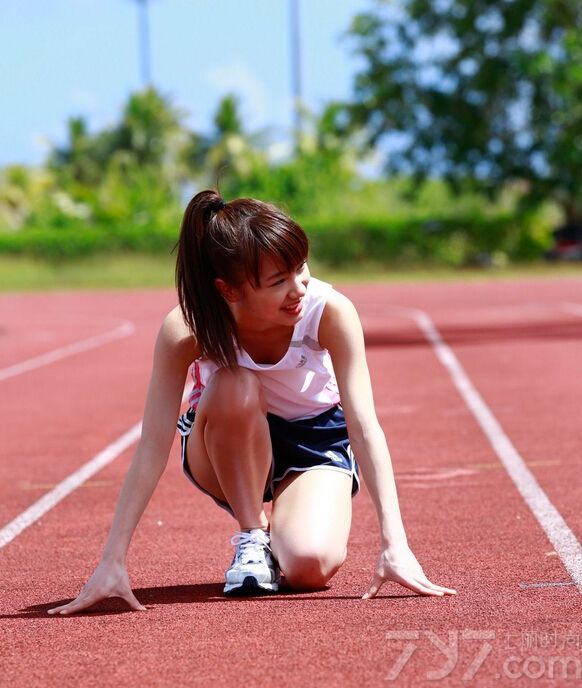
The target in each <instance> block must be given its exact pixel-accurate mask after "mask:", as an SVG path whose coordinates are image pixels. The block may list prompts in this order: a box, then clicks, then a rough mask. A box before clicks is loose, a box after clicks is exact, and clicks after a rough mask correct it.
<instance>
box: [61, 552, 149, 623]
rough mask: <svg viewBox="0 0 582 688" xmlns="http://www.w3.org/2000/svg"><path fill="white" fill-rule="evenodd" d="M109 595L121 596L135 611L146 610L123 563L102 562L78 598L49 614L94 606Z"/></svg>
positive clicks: (68, 612) (63, 613)
mask: <svg viewBox="0 0 582 688" xmlns="http://www.w3.org/2000/svg"><path fill="white" fill-rule="evenodd" d="M109 597H120V598H121V599H123V600H125V601H126V602H127V604H128V605H129V606H130V607H131V609H133V610H134V611H140V612H145V611H147V609H146V607H144V606H143V604H140V602H138V600H137V598H136V597H135V595H134V594H133V592H132V590H131V585H130V584H129V576H128V575H127V570H126V568H125V566H123V564H108V563H104V562H100V563H99V565H98V566H97V568H96V569H95V571H94V572H93V575H92V576H91V578H89V580H88V581H87V582H86V583H85V585H84V587H83V589H82V590H81V592H80V593H79V595H78V596H77V598H76V599H74V600H73V601H72V602H69V603H68V604H63V605H61V606H60V607H53V609H49V610H48V613H49V614H61V615H63V616H66V615H68V614H74V613H75V612H80V611H83V610H84V609H88V608H89V607H92V606H93V605H94V604H97V602H100V601H101V600H105V599H108V598H109Z"/></svg>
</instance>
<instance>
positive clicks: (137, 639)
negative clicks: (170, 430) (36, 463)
mask: <svg viewBox="0 0 582 688" xmlns="http://www.w3.org/2000/svg"><path fill="white" fill-rule="evenodd" d="M353 291H354V294H353V295H354V297H355V298H356V301H359V305H360V306H361V307H362V310H363V311H364V312H370V311H373V308H370V302H368V300H367V297H366V295H365V292H362V291H361V290H353ZM397 291H400V288H399V289H398V290H397ZM413 291H415V290H413ZM356 292H357V293H356ZM383 295H385V297H386V298H385V299H384V305H386V303H388V302H391V301H394V300H396V299H399V301H400V302H402V301H405V299H404V298H403V296H402V294H401V295H400V296H398V295H397V294H396V293H392V292H391V290H390V289H388V290H385V291H383ZM437 296H438V295H437ZM448 296H450V294H449V295H448ZM467 297H470V294H465V298H467ZM409 298H410V295H409ZM417 298H418V291H416V292H415V293H414V294H412V297H411V300H416V299H417ZM425 298H426V297H425ZM379 300H380V299H379V298H378V294H377V292H375V298H374V301H373V302H372V303H373V304H377V303H378V301H379ZM417 303H418V302H417ZM415 305H416V304H415ZM435 310H436V311H438V307H437V308H435ZM389 325H390V329H391V330H392V331H393V332H394V333H395V334H396V335H397V336H395V338H394V340H393V341H389V342H386V343H384V344H375V345H373V346H371V348H370V349H369V356H370V366H371V369H372V372H373V375H374V377H375V392H376V398H377V402H378V407H379V411H380V415H381V421H382V423H383V425H384V427H385V429H386V431H387V434H388V437H389V441H390V446H391V450H392V454H393V459H394V464H395V467H396V471H397V474H398V476H399V480H398V485H399V493H400V498H401V504H402V510H403V514H404V518H405V523H406V525H407V530H408V533H409V538H410V540H411V543H412V544H413V548H414V550H415V551H416V553H417V554H418V556H419V558H420V560H421V561H422V563H423V564H424V566H425V569H426V570H427V573H428V574H429V577H433V578H434V579H435V580H437V582H442V583H444V584H453V585H455V586H456V587H458V589H459V596H458V597H457V598H456V599H446V600H431V599H421V598H417V597H413V596H411V595H408V594H407V593H406V591H404V590H403V589H402V588H399V587H397V586H386V587H385V588H384V590H383V592H382V597H381V599H378V600H373V601H370V602H365V603H364V602H362V601H360V599H359V595H361V594H362V593H363V591H364V590H365V587H366V585H367V583H368V582H369V577H370V576H371V572H372V568H371V567H372V565H373V561H374V558H375V554H376V543H377V525H376V521H375V516H374V514H373V510H372V509H371V504H370V502H369V498H367V496H365V495H362V496H361V497H359V498H358V499H357V500H355V502H354V511H355V513H354V527H353V530H352V536H351V540H350V555H349V559H348V561H347V562H346V565H345V566H344V568H343V569H342V570H341V571H340V573H339V574H338V576H337V577H336V578H335V579H334V580H333V581H332V586H331V587H330V588H329V589H328V590H326V591H322V592H318V593H308V594H303V595H282V596H280V597H278V598H273V599H267V600H254V601H232V600H228V601H227V600H224V598H222V597H221V592H220V591H221V585H220V578H221V574H222V570H223V569H224V566H225V562H226V563H228V560H229V559H230V547H229V546H228V537H229V535H230V532H231V528H232V521H231V520H230V519H229V517H228V516H227V515H226V514H223V513H222V512H221V511H220V510H218V509H216V508H215V507H214V506H213V505H212V504H211V503H210V500H208V498H205V497H204V496H202V495H200V494H199V493H197V492H193V491H192V490H191V488H190V486H188V485H187V484H186V481H184V479H183V478H182V477H181V476H180V474H179V470H178V469H177V466H176V460H177V455H176V447H175V448H174V452H173V458H172V466H171V469H170V470H169V471H167V473H166V474H165V476H164V478H163V479H162V483H161V484H160V488H159V490H158V492H157V493H156V495H155V496H154V500H152V504H151V505H150V507H148V511H147V512H146V514H145V516H144V519H143V522H142V524H141V525H140V528H139V529H138V532H137V533H136V538H135V541H134V545H133V547H132V551H131V555H130V562H131V571H132V578H133V582H134V585H135V586H136V587H137V588H138V597H139V598H140V599H142V601H144V602H145V603H146V604H149V605H151V606H152V609H151V610H150V611H149V612H148V613H147V614H143V615H138V614H121V615H113V616H111V615H101V616H99V615H97V616H94V615H90V616H85V617H79V618H75V619H60V620H58V619H49V618H47V617H45V616H44V614H43V612H44V610H45V609H46V608H48V607H49V606H51V604H52V603H54V602H55V601H56V600H57V598H59V597H61V598H64V597H68V596H70V595H71V594H72V592H73V591H74V589H75V587H76V586H79V585H81V583H82V582H83V580H84V578H85V576H86V574H87V572H88V571H90V568H91V566H92V565H93V564H94V562H95V560H96V557H97V556H98V550H99V548H100V546H99V545H98V544H97V543H98V542H99V541H100V540H101V541H102V539H103V537H104V536H105V533H106V530H107V526H108V523H109V521H110V518H111V510H112V508H113V504H114V502H115V498H116V492H117V489H118V486H119V482H120V481H121V479H122V476H123V474H124V472H125V470H126V466H127V462H128V460H129V455H124V456H123V457H121V458H120V460H119V461H117V462H115V464H113V465H111V466H109V467H108V468H107V469H105V470H104V471H103V472H102V474H100V476H99V477H100V478H102V479H103V480H104V481H110V483H111V484H110V485H109V486H108V487H105V486H104V487H101V488H94V489H85V490H83V491H79V492H78V493H76V495H72V496H71V497H69V498H68V499H67V500H65V502H63V503H62V504H60V505H59V506H58V507H57V508H56V509H55V510H54V511H53V512H51V514H47V517H46V518H44V519H43V522H42V525H40V526H39V527H38V528H31V529H29V531H27V532H25V533H23V534H22V535H21V536H20V537H19V538H18V539H17V540H15V541H14V542H13V543H11V544H10V545H9V546H8V547H7V548H5V551H4V552H5V553H8V552H9V553H10V556H8V557H6V556H3V554H2V553H0V558H2V566H3V567H4V565H6V567H5V568H4V570H5V571H6V574H7V575H6V578H5V579H4V581H5V582H4V583H3V586H4V591H3V592H4V595H3V596H2V598H3V600H4V603H3V606H4V609H3V615H4V618H2V619H1V627H2V629H4V630H2V631H1V632H2V633H3V634H4V636H3V638H2V640H5V641H6V644H3V645H2V647H3V648H4V652H5V653H6V649H7V648H8V649H10V650H11V652H10V654H8V656H5V657H4V658H3V662H4V668H5V674H4V675H5V676H6V678H7V679H10V680H12V682H13V683H15V684H16V685H23V684H24V682H26V683H27V685H31V684H32V685H45V686H46V685H52V684H53V683H55V684H56V683H57V682H58V683H59V684H60V685H63V683H65V684H66V683H67V681H69V682H74V681H76V685H78V684H79V676H82V677H83V678H82V683H81V685H116V684H118V683H119V682H120V681H123V682H125V683H127V684H128V685H133V684H134V683H135V684H137V683H140V684H145V685H192V684H196V683H199V684H201V685H207V684H208V682H209V681H210V680H213V681H214V682H216V683H217V684H218V685H226V684H229V683H232V682H233V681H235V682H236V681H238V682H240V681H244V682H245V683H247V684H248V685H264V680H265V676H268V677H269V681H277V682H278V683H279V684H280V685H289V686H291V685H304V684H305V683H306V682H308V683H311V684H317V685H337V684H338V682H340V683H341V684H342V685H361V684H362V683H366V684H367V685H386V681H385V680H384V679H385V676H386V674H388V671H389V669H390V668H391V666H392V665H393V663H394V660H395V658H396V657H397V655H398V647H399V646H398V643H396V644H395V643H394V642H389V641H388V640H387V638H386V633H387V632H389V631H394V630H406V629H423V628H430V629H432V630H433V631H434V632H435V633H438V634H440V637H441V638H445V637H446V634H447V633H448V632H449V631H454V630H458V631H459V632H460V630H461V629H466V628H479V629H486V630H487V629H488V630H493V631H494V632H495V633H496V634H497V635H496V643H497V644H496V647H495V651H494V655H495V657H497V658H498V659H500V660H501V659H502V658H503V657H504V656H506V655H507V650H505V655H503V652H504V650H503V648H502V647H501V646H502V645H503V643H504V642H505V640H506V635H505V634H506V633H508V632H511V633H517V634H519V633H521V632H522V630H523V629H527V628H535V629H538V630H541V629H543V628H549V627H553V628H555V627H559V628H562V629H570V630H576V629H578V630H580V627H579V625H576V624H573V623H572V622H571V621H570V619H571V615H572V612H573V608H572V606H571V602H572V599H573V597H572V592H571V590H568V589H567V588H566V589H555V590H549V591H548V590H542V591H531V590H527V591H521V592H518V587H517V586H518V584H519V580H520V578H521V576H522V575H523V573H524V572H526V573H528V572H531V575H532V576H539V575H541V574H543V575H547V576H560V575H563V569H562V567H561V565H560V564H559V562H556V561H555V559H552V558H551V557H544V543H543V541H542V539H540V537H539V528H538V529H537V530H536V528H537V524H535V521H534V520H533V518H532V517H531V515H530V514H529V513H528V511H527V509H526V508H525V505H523V503H522V502H521V501H520V498H519V497H518V496H517V495H516V494H515V490H514V489H513V486H512V484H511V483H510V481H509V480H508V479H507V477H506V476H504V475H503V473H502V472H501V471H499V470H495V469H491V470H489V469H481V468H479V466H482V465H486V464H491V463H492V462H494V461H495V458H494V457H493V456H492V453H491V450H490V447H489V446H488V445H487V443H486V442H485V441H484V440H483V438H482V437H479V435H478V433H479V430H478V428H477V427H476V424H475V423H474V420H473V419H472V417H471V416H470V414H469V413H468V411H467V410H466V407H464V404H463V403H462V401H461V400H460V399H459V397H458V395H457V394H456V391H455V390H454V389H453V388H452V385H451V384H450V381H449V380H447V377H446V375H445V374H444V372H443V370H442V368H441V366H440V365H439V364H438V362H437V361H436V359H435V358H434V356H433V354H432V352H431V351H430V348H429V347H428V346H427V345H426V343H425V344H422V343H421V342H419V339H422V337H420V338H419V333H418V331H414V330H411V329H410V326H409V325H406V324H405V323H403V322H401V321H398V320H397V319H395V320H391V321H390V323H389ZM146 374H147V373H146ZM452 470H456V471H461V472H460V473H457V474H456V475H453V476H449V478H448V479H438V478H435V476H442V475H444V474H445V473H446V472H447V471H449V472H450V471H452ZM463 470H465V471H467V470H468V471H471V470H473V471H475V472H472V473H463V472H462V471H463ZM491 514H494V517H495V518H494V520H493V521H490V520H489V519H490V517H491ZM159 522H161V525H158V524H159ZM492 525H494V526H495V531H493V530H492ZM55 543H56V544H55ZM39 561H42V562H45V564H46V569H45V570H43V571H42V574H40V575H39ZM518 567H519V570H517V569H518ZM140 590H141V592H140ZM7 601H8V603H7ZM112 608H113V609H115V607H112ZM15 610H17V611H15ZM18 610H21V611H18ZM315 618H316V619H317V623H315ZM560 619H562V620H563V621H560ZM63 624H64V625H63ZM310 628H311V630H309V629H310ZM298 629H302V631H301V633H299V632H298ZM104 631H106V633H107V637H108V638H109V639H110V641H109V642H106V643H105V644H104V641H103V639H104V635H103V633H104ZM32 633H33V634H34V643H35V647H36V648H37V654H36V657H35V662H34V665H32V664H30V665H27V667H26V671H25V673H23V671H22V670H23V667H22V662H21V661H19V656H18V648H19V647H20V648H21V649H22V652H23V653H24V652H25V648H27V647H28V646H29V644H30V639H31V637H32V636H31V635H30V634H32ZM346 633H350V634H351V640H350V641H349V642H350V648H351V653H350V654H345V653H344V652H343V650H341V649H340V648H343V647H345V644H346ZM274 637H276V638H277V643H276V644H272V641H273V638H274ZM401 644H402V643H401ZM401 644H400V645H401ZM425 646H426V642H425V643H424V645H423V646H422V648H420V649H419V651H418V652H417V655H416V656H415V657H414V658H413V660H414V661H413V660H411V662H410V664H409V665H408V666H407V667H405V670H404V671H403V674H402V681H403V682H402V683H401V685H407V684H408V682H412V683H414V684H415V685H423V683H426V681H424V682H423V677H424V675H425V673H426V670H427V669H436V668H438V667H440V666H442V664H443V661H444V660H443V655H442V654H440V655H439V654H438V653H437V654H436V656H433V655H430V654H427V652H428V650H430V646H429V647H428V650H427V647H425ZM478 647H479V645H478V644H477V645H475V643H473V645H471V646H470V647H469V645H468V643H466V644H465V645H464V646H463V647H462V648H461V650H462V652H461V662H460V664H463V669H464V668H466V666H467V665H468V663H469V661H470V660H471V658H472V656H473V655H474V654H475V652H474V650H475V649H477V648H478ZM421 650H422V652H421ZM249 656H251V657H252V661H251V660H247V661H244V660H243V658H244V657H249ZM499 668H500V667H499V663H498V662H497V663H495V662H491V663H486V664H485V665H484V666H483V668H482V669H481V670H480V672H479V674H478V676H479V679H480V684H479V685H499V681H498V680H497V679H496V678H495V674H496V672H498V671H499ZM460 673H462V672H459V671H457V672H456V673H454V674H453V675H452V676H453V678H454V677H456V679H457V683H451V684H450V685H458V677H459V676H460ZM451 680H452V679H451ZM83 682H84V683H83ZM433 683H434V682H433ZM441 685H447V679H443V680H442V682H441ZM536 685H549V684H547V683H544V682H543V681H538V682H536Z"/></svg>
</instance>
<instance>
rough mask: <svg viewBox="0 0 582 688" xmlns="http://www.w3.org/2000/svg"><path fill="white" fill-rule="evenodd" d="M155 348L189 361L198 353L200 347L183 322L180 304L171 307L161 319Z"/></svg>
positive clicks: (196, 356)
mask: <svg viewBox="0 0 582 688" xmlns="http://www.w3.org/2000/svg"><path fill="white" fill-rule="evenodd" d="M156 348H157V349H158V351H161V352H163V353H168V354H171V355H175V356H178V357H179V358H184V359H187V360H189V361H190V362H192V361H193V360H194V359H195V358H198V356H199V355H200V347H199V346H198V344H197V342H196V338H195V337H194V335H193V334H192V332H191V331H190V328H189V327H188V325H187V324H186V323H185V322H184V317H183V316H182V311H181V309H180V306H176V307H175V308H173V309H172V310H171V311H170V312H169V313H168V314H167V315H166V317H165V318H164V320H163V321H162V325H161V327H160V331H159V334H158V340H157V344H156Z"/></svg>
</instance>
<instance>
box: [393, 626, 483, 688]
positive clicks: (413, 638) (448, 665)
mask: <svg viewBox="0 0 582 688" xmlns="http://www.w3.org/2000/svg"><path fill="white" fill-rule="evenodd" d="M421 635H422V636H424V637H425V638H426V639H427V640H428V641H429V642H430V643H431V644H432V645H434V647H436V649H437V650H439V652H441V653H442V655H443V659H444V662H443V664H442V665H441V666H440V667H439V668H438V669H432V670H430V671H427V672H426V678H427V679H428V680H429V681H438V680H439V679H442V678H445V677H447V676H450V674H451V673H452V672H453V671H454V670H455V669H456V667H457V664H458V662H459V637H460V638H461V640H463V641H472V643H471V644H472V645H473V649H474V652H473V655H472V657H471V660H470V663H469V665H468V666H467V668H466V669H465V672H464V673H463V676H462V679H463V681H470V680H471V679H472V678H473V677H474V676H475V674H476V673H477V672H478V671H479V669H480V668H481V666H482V665H483V663H484V662H485V660H486V659H487V657H488V656H489V655H490V654H491V651H492V650H493V645H491V643H490V642H489V640H493V639H494V638H495V631H471V630H465V631H461V632H460V633H459V631H449V632H448V643H446V642H443V641H442V640H441V639H440V638H439V637H438V635H437V634H436V633H433V631H387V632H386V639H387V640H405V641H407V642H405V644H404V646H403V648H402V652H401V653H400V655H399V656H398V657H397V658H396V661H395V662H394V664H393V665H392V666H391V667H390V671H389V672H388V673H387V674H386V676H385V677H384V678H385V680H386V681H395V680H396V679H397V678H398V677H399V676H400V673H401V671H402V670H403V669H404V667H405V666H406V665H407V664H408V662H409V661H410V659H411V657H412V655H413V654H414V653H415V652H416V650H417V649H418V648H419V646H420V639H421Z"/></svg>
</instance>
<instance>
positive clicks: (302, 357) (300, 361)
mask: <svg viewBox="0 0 582 688" xmlns="http://www.w3.org/2000/svg"><path fill="white" fill-rule="evenodd" d="M306 363H307V356H305V354H301V358H300V360H299V363H298V364H297V365H296V366H295V367H296V368H303V366H304V365H305V364H306Z"/></svg>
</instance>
